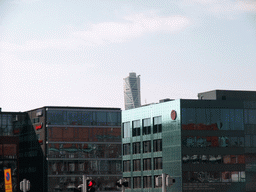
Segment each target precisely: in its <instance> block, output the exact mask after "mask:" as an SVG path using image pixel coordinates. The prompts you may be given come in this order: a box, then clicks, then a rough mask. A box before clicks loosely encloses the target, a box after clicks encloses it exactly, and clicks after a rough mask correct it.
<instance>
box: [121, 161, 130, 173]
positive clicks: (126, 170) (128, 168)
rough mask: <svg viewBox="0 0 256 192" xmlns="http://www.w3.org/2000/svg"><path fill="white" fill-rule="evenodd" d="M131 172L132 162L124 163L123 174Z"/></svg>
mask: <svg viewBox="0 0 256 192" xmlns="http://www.w3.org/2000/svg"><path fill="white" fill-rule="evenodd" d="M129 171H131V161H123V172H129Z"/></svg>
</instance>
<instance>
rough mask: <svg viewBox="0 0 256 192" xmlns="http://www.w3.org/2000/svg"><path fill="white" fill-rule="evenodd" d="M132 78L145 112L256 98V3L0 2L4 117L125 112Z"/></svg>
mask: <svg viewBox="0 0 256 192" xmlns="http://www.w3.org/2000/svg"><path fill="white" fill-rule="evenodd" d="M129 72H136V73H137V75H141V103H142V104H145V103H152V102H158V101H159V100H160V99H163V98H173V99H180V98H183V99H196V98H197V93H200V92H204V91H209V90H214V89H227V90H255V91H256V1H248V0H243V1H239V0H158V1H153V0H140V1H131V0H1V1H0V80H1V84H0V86H1V87H0V108H2V111H26V110H30V109H34V108H39V107H42V106H83V107H118V108H122V109H124V95H123V78H125V77H127V76H128V75H129Z"/></svg>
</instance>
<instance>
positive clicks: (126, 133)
mask: <svg viewBox="0 0 256 192" xmlns="http://www.w3.org/2000/svg"><path fill="white" fill-rule="evenodd" d="M130 128H131V126H130V122H129V121H128V122H124V123H123V124H122V129H123V138H126V137H131V133H132V136H133V137H135V136H140V135H141V134H142V135H148V134H151V133H152V130H151V119H150V118H146V119H142V133H141V123H140V120H135V121H132V131H130ZM161 132H162V117H161V116H158V117H153V133H161Z"/></svg>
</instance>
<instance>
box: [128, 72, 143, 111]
mask: <svg viewBox="0 0 256 192" xmlns="http://www.w3.org/2000/svg"><path fill="white" fill-rule="evenodd" d="M124 103H125V110H127V109H133V108H137V107H140V106H141V102H140V75H138V76H136V73H134V72H131V73H129V76H128V77H126V78H124Z"/></svg>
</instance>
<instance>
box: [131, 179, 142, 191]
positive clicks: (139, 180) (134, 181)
mask: <svg viewBox="0 0 256 192" xmlns="http://www.w3.org/2000/svg"><path fill="white" fill-rule="evenodd" d="M140 183H141V178H140V177H133V188H134V189H136V188H141V184H140Z"/></svg>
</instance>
